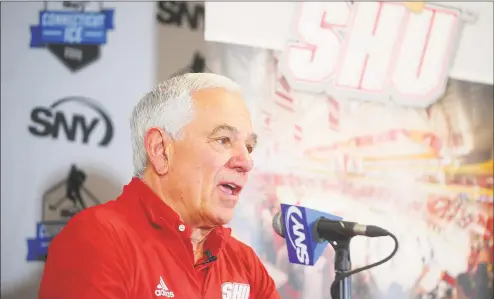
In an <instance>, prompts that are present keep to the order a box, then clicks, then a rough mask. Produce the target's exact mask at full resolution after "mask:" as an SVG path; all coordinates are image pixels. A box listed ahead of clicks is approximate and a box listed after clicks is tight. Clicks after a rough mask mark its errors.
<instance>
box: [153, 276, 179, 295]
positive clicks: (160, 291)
mask: <svg viewBox="0 0 494 299" xmlns="http://www.w3.org/2000/svg"><path fill="white" fill-rule="evenodd" d="M154 294H155V295H156V296H158V297H168V298H173V297H175V294H173V292H172V291H170V290H169V289H168V287H167V286H166V284H165V282H164V281H163V277H161V276H160V283H158V286H156V290H155V291H154Z"/></svg>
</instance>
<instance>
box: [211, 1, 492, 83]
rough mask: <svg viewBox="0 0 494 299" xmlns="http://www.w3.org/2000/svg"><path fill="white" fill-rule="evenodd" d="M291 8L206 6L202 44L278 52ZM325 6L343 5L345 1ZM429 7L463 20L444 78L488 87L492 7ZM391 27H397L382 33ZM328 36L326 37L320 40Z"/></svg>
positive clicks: (293, 10)
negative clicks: (457, 12)
mask: <svg viewBox="0 0 494 299" xmlns="http://www.w3.org/2000/svg"><path fill="white" fill-rule="evenodd" d="M319 4H322V5H325V3H319ZM297 5H298V4H297V3H296V2H290V3H281V2H249V3H247V2H244V3H237V2H207V3H206V31H205V37H206V40H208V41H215V42H223V43H232V44H240V45H247V46H253V47H261V48H266V49H272V50H283V49H284V48H285V46H286V43H287V41H288V40H289V39H290V33H291V32H290V29H291V28H292V27H291V26H290V25H291V24H292V22H293V20H294V17H295V16H296V13H297V11H298V10H297ZM314 5H318V4H317V3H314ZM328 5H333V6H337V5H343V6H347V4H346V3H345V2H333V3H332V4H329V3H328ZM434 5H442V6H443V7H447V8H453V9H459V10H460V12H461V18H462V20H464V21H465V26H463V27H464V28H461V34H460V40H459V44H458V45H459V46H458V49H457V52H456V55H455V56H454V60H453V64H452V66H451V70H450V72H449V75H450V76H451V77H452V78H455V79H461V80H467V81H474V82H480V83H487V84H493V82H494V78H493V73H494V69H493V57H492V52H493V36H494V33H493V6H492V5H493V4H492V3H491V2H489V3H488V2H483V3H482V2H455V3H452V2H434ZM342 9H344V8H342ZM347 10H348V8H347ZM344 16H345V13H339V14H336V15H334V17H336V18H340V19H338V20H336V19H334V20H333V21H335V22H340V23H342V24H343V23H345V22H346V18H344ZM427 16H428V14H427V13H426V14H423V17H424V18H427ZM328 17H329V14H328ZM396 17H399V15H396ZM436 20H438V19H437V18H436ZM390 21H391V19H390ZM225 24H228V25H225ZM417 26H419V24H417ZM323 27H324V26H323ZM394 28H397V27H396V26H394V27H391V28H387V29H394ZM326 31H328V30H326ZM410 32H414V31H413V30H412V31H410ZM328 34H330V33H329V32H328V33H327V34H326V35H328ZM330 42H331V38H330V36H328V40H327V43H330ZM409 50H412V48H409ZM404 55H405V54H404ZM406 55H409V54H406ZM383 57H385V56H384V55H383Z"/></svg>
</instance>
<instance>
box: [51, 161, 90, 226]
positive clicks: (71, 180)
mask: <svg viewBox="0 0 494 299" xmlns="http://www.w3.org/2000/svg"><path fill="white" fill-rule="evenodd" d="M85 180H86V174H85V173H84V172H83V171H82V170H80V169H77V167H76V166H75V165H72V167H71V168H70V172H69V177H68V178H67V180H66V181H65V184H66V192H65V196H64V197H62V198H60V199H59V200H58V201H57V202H56V203H55V204H51V205H50V206H49V208H50V210H53V211H54V210H57V209H58V208H59V207H60V206H61V204H62V203H64V202H65V201H66V200H70V201H71V202H72V205H73V208H74V211H75V212H70V211H69V210H65V209H64V210H62V211H61V215H60V216H61V217H71V216H73V215H74V214H75V213H77V212H79V211H81V210H83V209H85V208H86V204H85V203H84V200H83V198H82V196H81V190H82V191H84V192H85V193H86V194H87V195H88V197H89V198H90V199H91V200H92V201H93V202H94V203H95V204H99V202H98V200H97V199H96V197H95V196H94V195H93V194H91V192H89V191H88V190H87V189H86V188H84V186H83V184H84V182H85ZM58 186H59V185H57V186H56V187H58Z"/></svg>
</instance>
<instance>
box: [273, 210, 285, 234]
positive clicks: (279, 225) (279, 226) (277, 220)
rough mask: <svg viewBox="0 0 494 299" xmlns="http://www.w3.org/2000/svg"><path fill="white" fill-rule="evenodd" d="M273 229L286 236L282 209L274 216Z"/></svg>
mask: <svg viewBox="0 0 494 299" xmlns="http://www.w3.org/2000/svg"><path fill="white" fill-rule="evenodd" d="M272 224H273V230H274V231H275V232H276V233H277V234H278V235H279V236H280V237H282V238H284V237H285V225H284V224H283V216H282V215H281V211H280V212H278V213H276V214H275V215H274V217H273V223H272Z"/></svg>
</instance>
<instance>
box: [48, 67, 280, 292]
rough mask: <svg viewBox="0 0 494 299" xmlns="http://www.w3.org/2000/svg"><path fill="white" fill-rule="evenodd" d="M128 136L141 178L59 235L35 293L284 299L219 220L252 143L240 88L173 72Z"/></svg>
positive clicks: (232, 201) (227, 216)
mask: <svg viewBox="0 0 494 299" xmlns="http://www.w3.org/2000/svg"><path fill="white" fill-rule="evenodd" d="M131 136H132V145H133V161H134V168H135V173H134V176H135V177H134V178H133V179H132V181H131V182H130V183H129V184H128V185H127V186H125V187H124V189H123V193H122V194H121V195H120V197H118V198H117V200H115V201H110V202H108V203H106V204H103V205H99V206H96V207H93V208H90V209H86V210H85V211H83V212H80V213H79V214H77V215H76V216H74V217H73V219H72V220H71V221H70V222H69V223H68V224H67V226H66V227H65V228H64V229H63V231H62V232H61V233H60V234H59V235H58V236H57V237H55V239H54V240H53V242H52V244H51V245H50V248H49V252H48V259H47V262H46V267H45V272H44V276H43V279H42V282H41V287H40V291H39V298H41V299H60V298H63V299H89V298H90V299H98V298H115V299H117V298H118V299H124V298H128V299H146V298H176V299H195V298H205V299H216V298H218V299H219V298H222V299H230V298H231V299H233V298H238V299H247V298H251V299H271V298H280V297H279V295H278V293H277V291H276V289H275V285H274V283H273V280H272V279H271V277H269V275H268V273H267V272H266V270H265V268H264V266H263V265H262V264H261V262H260V260H259V259H258V257H257V256H256V254H255V253H254V251H253V250H252V249H251V248H250V247H249V246H247V245H245V244H243V243H241V242H240V241H238V240H236V239H234V238H233V237H231V236H230V229H228V228H225V227H224V226H223V225H224V224H226V223H228V222H229V221H230V220H231V219H232V216H233V211H234V208H235V206H236V204H237V202H238V200H239V195H240V192H241V191H242V188H243V187H244V186H245V184H246V183H247V176H248V173H249V171H250V170H251V169H252V160H251V158H250V153H251V152H252V150H253V149H254V147H255V145H256V135H255V134H254V133H253V132H252V124H251V119H250V115H249V112H248V110H247V108H246V106H245V104H244V101H243V98H242V95H241V93H240V88H239V86H237V85H236V84H235V83H234V82H232V81H231V80H229V79H227V78H225V77H222V76H219V75H214V74H185V75H183V76H179V77H175V78H172V79H170V80H168V81H166V82H164V83H162V84H160V85H159V86H157V87H156V88H155V89H154V90H153V91H152V92H151V93H149V94H147V95H146V96H145V97H144V98H143V99H142V100H141V101H140V102H139V103H138V105H137V106H136V108H135V109H134V112H133V115H132V120H131Z"/></svg>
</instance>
